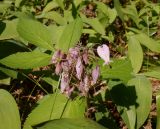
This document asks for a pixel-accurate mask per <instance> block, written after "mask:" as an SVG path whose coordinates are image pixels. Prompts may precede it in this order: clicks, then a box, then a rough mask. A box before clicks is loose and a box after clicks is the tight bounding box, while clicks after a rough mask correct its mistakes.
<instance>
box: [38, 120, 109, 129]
mask: <svg viewBox="0 0 160 129" xmlns="http://www.w3.org/2000/svg"><path fill="white" fill-rule="evenodd" d="M36 129H107V128H105V127H103V126H101V125H100V124H98V123H97V122H95V121H92V120H90V119H85V118H83V119H82V118H81V119H69V118H63V119H58V120H53V121H49V122H47V123H45V124H44V125H42V126H40V127H39V126H36Z"/></svg>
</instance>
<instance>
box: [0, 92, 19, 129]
mask: <svg viewBox="0 0 160 129" xmlns="http://www.w3.org/2000/svg"><path fill="white" fill-rule="evenodd" d="M0 129H21V122H20V116H19V111H18V107H17V104H16V102H15V100H14V98H13V97H12V96H11V94H10V93H8V92H7V91H5V90H3V89H0Z"/></svg>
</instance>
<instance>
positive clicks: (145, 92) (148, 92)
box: [128, 76, 152, 129]
mask: <svg viewBox="0 0 160 129" xmlns="http://www.w3.org/2000/svg"><path fill="white" fill-rule="evenodd" d="M128 85H129V86H135V90H136V97H137V99H136V105H135V106H136V115H137V119H136V129H139V128H140V127H141V126H142V125H143V124H144V122H145V121H146V119H147V117H148V115H149V112H150V106H151V102H152V85H151V83H150V81H149V80H148V79H147V78H146V77H144V76H136V77H135V78H133V79H131V80H130V81H129V82H128ZM144 107H145V108H144Z"/></svg>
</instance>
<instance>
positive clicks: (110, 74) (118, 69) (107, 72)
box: [101, 59, 133, 83]
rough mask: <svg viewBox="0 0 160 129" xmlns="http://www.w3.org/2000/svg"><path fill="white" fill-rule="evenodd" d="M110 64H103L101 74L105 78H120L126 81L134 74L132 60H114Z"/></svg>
mask: <svg viewBox="0 0 160 129" xmlns="http://www.w3.org/2000/svg"><path fill="white" fill-rule="evenodd" d="M110 66H111V68H110V67H109V66H108V67H107V66H101V75H102V77H103V78H111V79H120V80H122V81H124V82H125V83H127V82H128V80H130V79H131V78H132V77H133V76H132V66H131V62H130V61H129V60H127V59H120V60H114V61H113V62H111V63H110Z"/></svg>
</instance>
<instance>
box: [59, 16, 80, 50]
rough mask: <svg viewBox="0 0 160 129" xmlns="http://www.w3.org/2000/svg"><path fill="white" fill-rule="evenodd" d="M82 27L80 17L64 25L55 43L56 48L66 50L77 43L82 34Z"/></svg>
mask: <svg viewBox="0 0 160 129" xmlns="http://www.w3.org/2000/svg"><path fill="white" fill-rule="evenodd" d="M82 29H83V22H82V20H81V19H80V18H77V19H75V20H74V21H73V22H71V23H69V24H68V25H66V27H65V29H64V30H63V33H62V35H61V37H60V39H59V42H58V43H57V44H56V48H57V49H61V50H62V51H64V52H67V51H68V50H69V48H71V47H73V46H74V45H76V44H77V43H78V41H79V39H80V37H81V34H82Z"/></svg>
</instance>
